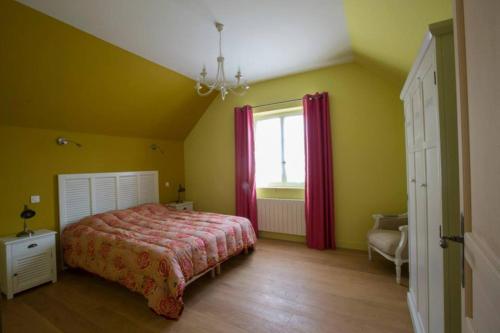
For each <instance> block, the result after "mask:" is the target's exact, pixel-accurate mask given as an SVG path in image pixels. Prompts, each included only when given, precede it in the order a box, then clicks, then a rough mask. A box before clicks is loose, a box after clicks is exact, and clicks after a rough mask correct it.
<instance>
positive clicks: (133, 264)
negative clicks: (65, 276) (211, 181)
mask: <svg viewBox="0 0 500 333" xmlns="http://www.w3.org/2000/svg"><path fill="white" fill-rule="evenodd" d="M255 242H256V236H255V232H254V230H253V228H252V225H251V223H250V221H249V220H248V219H246V218H243V217H237V216H230V215H221V214H214V213H204V212H193V211H176V210H173V209H171V208H166V207H165V206H163V205H160V204H144V205H140V206H137V207H134V208H130V209H125V210H117V211H112V212H107V213H102V214H97V215H93V216H89V217H87V218H84V219H82V220H81V221H79V222H78V223H75V224H72V225H70V226H68V227H66V228H65V229H64V232H63V234H62V244H63V252H64V260H65V262H66V264H67V265H68V266H70V267H79V268H82V269H84V270H86V271H89V272H92V273H95V274H97V275H99V276H101V277H103V278H106V279H109V280H112V281H117V282H119V283H121V284H123V285H124V286H126V287H127V288H129V289H130V290H133V291H135V292H138V293H141V294H142V295H144V296H145V297H146V298H147V300H148V305H149V306H150V307H151V308H152V309H153V310H154V311H155V312H157V313H158V314H161V315H164V316H166V317H168V318H178V317H179V316H180V314H181V312H182V309H183V301H182V295H183V292H184V288H185V286H186V282H187V281H189V280H190V279H191V278H192V277H193V276H195V275H198V274H200V273H203V272H205V271H207V270H208V269H210V268H212V267H214V266H215V265H217V264H218V263H220V262H222V261H224V260H226V259H227V258H229V257H230V256H233V255H236V254H238V253H240V252H242V251H243V250H244V249H246V248H249V247H252V246H253V245H254V244H255Z"/></svg>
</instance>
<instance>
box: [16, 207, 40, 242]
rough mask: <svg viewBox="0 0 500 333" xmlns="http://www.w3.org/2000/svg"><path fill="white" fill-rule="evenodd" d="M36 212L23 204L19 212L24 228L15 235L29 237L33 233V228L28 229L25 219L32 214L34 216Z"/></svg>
mask: <svg viewBox="0 0 500 333" xmlns="http://www.w3.org/2000/svg"><path fill="white" fill-rule="evenodd" d="M35 215H36V213H35V211H34V210H32V209H29V208H28V205H24V209H23V211H22V212H21V218H22V219H23V221H24V228H23V231H21V232H19V233H18V234H17V235H16V236H17V237H30V236H31V235H33V230H30V229H28V225H27V224H26V220H29V219H30V218H32V217H33V216H35Z"/></svg>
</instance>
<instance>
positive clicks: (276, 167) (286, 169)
mask: <svg viewBox="0 0 500 333" xmlns="http://www.w3.org/2000/svg"><path fill="white" fill-rule="evenodd" d="M255 161H256V182H257V187H279V186H283V187H287V186H303V184H304V178H305V163H304V117H303V115H302V114H297V113H294V114H286V113H282V114H277V115H275V116H270V117H265V118H262V119H258V118H257V120H256V121H255Z"/></svg>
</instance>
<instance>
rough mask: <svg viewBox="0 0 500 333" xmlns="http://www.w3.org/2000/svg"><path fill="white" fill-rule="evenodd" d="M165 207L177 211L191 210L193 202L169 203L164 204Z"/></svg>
mask: <svg viewBox="0 0 500 333" xmlns="http://www.w3.org/2000/svg"><path fill="white" fill-rule="evenodd" d="M165 206H167V207H172V208H175V209H177V210H193V202H192V201H183V202H169V203H168V204H165Z"/></svg>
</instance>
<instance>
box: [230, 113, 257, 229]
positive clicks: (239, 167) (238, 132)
mask: <svg viewBox="0 0 500 333" xmlns="http://www.w3.org/2000/svg"><path fill="white" fill-rule="evenodd" d="M234 136H235V159H236V163H235V164H236V215H238V216H243V217H246V218H248V219H249V220H250V221H251V222H252V225H253V228H254V230H255V233H257V234H258V232H259V228H258V224H257V189H256V185H255V145H254V135H253V112H252V107H251V106H249V105H245V106H243V107H241V108H234Z"/></svg>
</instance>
